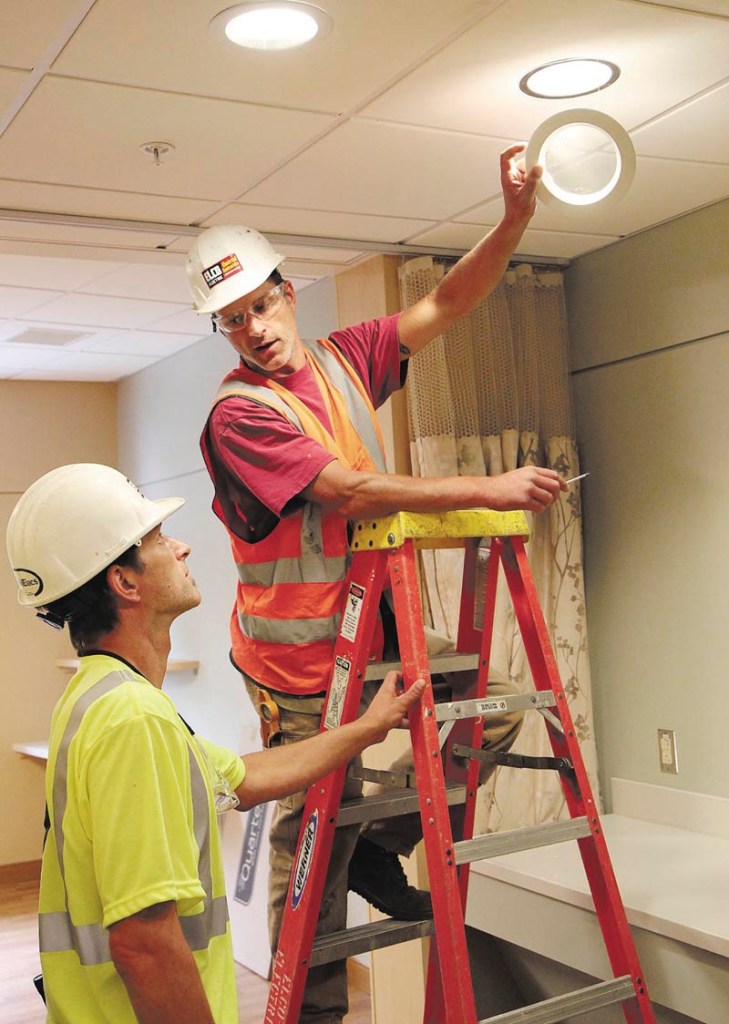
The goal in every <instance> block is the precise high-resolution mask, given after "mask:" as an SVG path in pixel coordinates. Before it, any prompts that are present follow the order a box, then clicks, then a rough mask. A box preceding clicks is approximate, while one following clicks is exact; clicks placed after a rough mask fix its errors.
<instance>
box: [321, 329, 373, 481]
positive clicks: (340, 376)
mask: <svg viewBox="0 0 729 1024" xmlns="http://www.w3.org/2000/svg"><path fill="white" fill-rule="evenodd" d="M304 344H305V345H306V347H307V349H308V350H309V352H310V353H311V354H312V356H313V357H314V358H315V359H316V361H317V363H319V365H320V366H321V368H322V370H323V371H324V372H325V374H326V375H327V377H328V378H329V380H330V381H331V382H332V384H334V386H335V387H336V389H337V391H338V392H339V393H340V394H341V396H342V398H343V399H344V401H345V404H346V406H347V408H348V409H349V415H350V418H351V420H352V426H353V427H354V429H355V430H356V431H357V433H358V434H359V436H360V437H361V438H362V441H363V442H364V445H365V447H366V448H367V451H368V452H369V453H370V455H371V456H372V461H373V462H374V464H375V468H376V469H377V471H378V472H379V473H386V472H387V466H386V464H385V455H384V452H383V451H382V446H381V444H380V438H379V436H378V434H377V430H376V429H375V424H374V422H373V420H372V416H371V414H370V411H369V409H368V408H367V405H366V403H365V401H364V399H363V397H362V394H361V392H360V390H359V388H358V387H357V385H356V384H355V382H354V380H353V378H352V376H351V374H349V373H347V371H346V370H345V368H344V367H343V365H342V363H341V362H340V359H339V358H338V357H337V356H336V355H335V354H334V352H332V351H330V350H329V349H327V348H325V347H324V346H323V345H316V344H314V343H313V342H310V341H309V342H306V341H305V342H304ZM341 358H343V357H341Z"/></svg>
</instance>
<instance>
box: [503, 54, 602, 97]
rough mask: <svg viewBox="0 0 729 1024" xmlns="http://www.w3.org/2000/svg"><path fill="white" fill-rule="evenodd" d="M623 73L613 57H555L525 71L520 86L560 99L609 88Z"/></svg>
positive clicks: (533, 92) (523, 90)
mask: <svg viewBox="0 0 729 1024" xmlns="http://www.w3.org/2000/svg"><path fill="white" fill-rule="evenodd" d="M619 77H620V68H619V67H618V66H617V64H613V63H612V62H611V61H609V60H593V59H592V58H589V59H578V58H574V57H571V58H569V59H568V60H553V61H551V62H550V63H549V64H542V65H541V67H538V68H534V70H533V71H530V72H529V74H527V75H524V77H523V78H522V80H521V82H519V88H520V89H521V91H522V92H525V93H526V94H527V96H537V97H539V98H540V99H549V100H560V99H570V98H572V97H574V96H587V95H588V94H589V93H591V92H599V91H600V90H601V89H607V87H608V86H609V85H612V84H613V82H615V81H616V80H617V79H618V78H619Z"/></svg>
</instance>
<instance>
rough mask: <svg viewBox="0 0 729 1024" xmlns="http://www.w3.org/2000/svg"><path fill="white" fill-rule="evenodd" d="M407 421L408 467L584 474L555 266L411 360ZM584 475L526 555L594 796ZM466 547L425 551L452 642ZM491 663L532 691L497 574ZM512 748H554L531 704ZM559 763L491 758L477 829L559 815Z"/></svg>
mask: <svg viewBox="0 0 729 1024" xmlns="http://www.w3.org/2000/svg"><path fill="white" fill-rule="evenodd" d="M443 273H444V270H443V268H442V266H440V265H438V264H435V263H434V262H433V260H432V259H431V258H430V257H423V258H419V259H416V260H411V261H409V262H408V263H406V264H405V265H404V266H403V267H402V268H401V271H400V275H401V290H402V298H403V305H404V306H408V305H411V304H412V303H413V302H415V301H416V300H417V299H418V298H420V297H421V296H422V295H425V294H427V293H428V292H429V291H430V290H431V288H433V287H434V285H435V284H436V282H437V281H438V279H439V278H440V277H441V276H442V275H443ZM407 396H408V419H409V427H410V451H411V459H412V466H413V473H414V474H415V475H416V476H418V475H420V476H457V475H459V474H460V475H481V474H486V475H492V474H497V473H501V472H504V471H506V470H509V469H515V468H516V467H518V466H524V465H528V464H535V465H546V466H551V467H552V468H554V469H556V470H558V471H559V472H560V473H561V474H562V475H563V476H564V477H565V478H569V477H573V476H577V475H578V474H579V472H580V468H579V461H578V453H577V446H576V442H575V437H574V426H573V415H572V404H571V396H570V385H569V369H568V353H567V331H566V317H565V312H564V298H563V290H562V276H561V274H559V273H558V272H556V271H548V272H543V273H536V272H534V271H533V270H532V268H530V267H528V266H521V267H518V268H517V269H516V270H513V271H509V272H508V273H507V274H506V275H505V277H504V279H503V280H502V282H501V283H500V285H499V286H498V287H497V288H496V289H495V290H494V291H493V292H492V293H491V295H490V296H489V297H488V299H487V300H486V301H485V302H483V303H482V304H481V305H480V306H479V307H478V308H477V309H476V310H475V311H474V312H473V313H472V314H471V316H470V317H466V318H464V319H463V320H461V321H460V322H459V323H458V324H456V325H455V326H454V327H453V328H452V329H451V330H450V331H449V332H448V333H447V334H446V335H444V336H442V337H440V338H437V339H435V340H434V341H433V342H431V343H430V345H428V346H427V347H426V348H425V349H424V350H423V351H422V352H420V353H419V354H418V355H417V356H415V357H414V358H413V359H412V360H411V365H410V370H409V375H408V386H407ZM579 495H580V485H579V484H577V485H573V486H572V487H571V488H570V490H569V492H568V493H567V494H564V495H562V497H561V498H560V499H559V500H558V501H557V502H556V503H555V504H554V505H553V506H552V508H551V509H550V510H549V511H548V512H545V513H544V514H542V515H541V516H534V517H532V516H529V517H528V518H529V519H530V529H531V539H530V541H529V543H528V545H527V550H528V553H529V561H530V565H531V568H532V573H533V575H534V579H535V583H536V586H537V590H538V592H539V597H540V602H541V605H542V609H543V611H544V615H545V619H546V621H547V625H548V627H549V630H550V634H551V637H552V642H553V646H554V652H555V656H556V659H557V666H558V668H559V671H560V677H561V679H562V683H563V685H564V687H565V690H566V692H567V696H568V698H569V700H570V710H571V713H572V717H573V719H574V722H575V726H576V729H577V732H578V736H579V739H580V743H581V749H582V754H583V757H584V760H585V764H586V767H587V771H588V774H589V776H590V782H591V785H592V787H593V792H594V793H595V796H596V799H599V790H598V780H597V757H596V751H595V744H594V730H593V718H592V709H591V690H590V670H589V663H588V646H587V630H586V624H585V602H584V584H583V570H582V531H581V510H580V497H579ZM462 559H463V553H462V551H458V550H452V549H451V550H448V549H446V550H442V551H428V552H423V565H422V567H423V573H422V581H421V582H422V587H423V597H424V606H425V609H426V616H428V617H429V618H430V620H431V622H430V625H431V626H432V628H433V629H434V630H436V631H437V632H438V633H440V634H443V635H446V636H448V637H449V638H450V639H451V640H453V639H455V635H456V630H457V618H458V608H459V595H460V585H461V567H462ZM491 670H492V673H494V674H496V673H498V674H500V675H501V676H502V677H507V678H509V679H510V680H511V681H512V683H513V684H514V685H515V687H516V688H517V689H518V690H519V691H521V692H523V691H525V690H528V689H533V683H532V680H531V673H530V670H529V665H528V663H527V659H526V655H525V652H524V649H523V646H522V643H521V636H520V632H519V628H518V626H517V624H516V621H515V616H514V613H513V609H512V607H511V600H510V597H509V594H508V590H507V588H506V585H505V581H504V580H503V579H502V580H501V581H500V583H499V591H498V594H497V613H496V620H495V625H494V641H493V647H492V652H491ZM514 750H515V751H518V752H521V753H528V754H534V755H549V754H551V748H550V746H549V741H548V738H547V731H546V729H545V727H544V723H543V722H542V720H541V717H540V716H539V715H537V714H528V715H527V716H526V719H525V724H524V727H523V729H522V731H521V734H520V736H519V739H518V741H517V745H516V746H515V748H514ZM566 816H567V811H566V807H565V805H564V797H563V794H562V789H561V786H560V783H559V778H558V776H557V774H556V773H555V772H549V771H526V770H516V769H510V768H500V769H498V770H497V771H496V772H495V774H494V776H493V777H492V778H491V780H490V781H489V783H487V784H486V785H485V786H483V787H482V788H481V791H480V796H479V804H478V811H477V822H476V824H477V830H478V831H479V832H482V833H483V832H488V831H498V830H504V829H509V828H520V827H523V826H526V825H531V824H539V823H542V822H545V821H554V820H557V819H559V818H561V817H566Z"/></svg>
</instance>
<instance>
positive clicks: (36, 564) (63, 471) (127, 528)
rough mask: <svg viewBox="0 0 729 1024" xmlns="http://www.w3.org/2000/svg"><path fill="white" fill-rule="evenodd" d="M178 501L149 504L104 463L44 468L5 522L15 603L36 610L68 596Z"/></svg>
mask: <svg viewBox="0 0 729 1024" xmlns="http://www.w3.org/2000/svg"><path fill="white" fill-rule="evenodd" d="M184 503H185V500H184V498H162V499H161V500H160V501H150V500H149V499H147V498H145V497H144V496H143V495H142V494H141V492H140V491H138V490H137V488H136V487H135V486H134V484H133V483H131V481H130V480H127V478H126V477H125V476H124V474H123V473H119V472H118V471H117V470H116V469H112V468H111V467H110V466H99V465H96V464H95V463H90V462H84V463H76V464H74V465H71V466H60V467H59V468H58V469H53V470H51V472H50V473H46V474H45V476H42V477H41V478H40V479H39V480H36V482H35V483H34V484H31V486H30V487H29V488H28V490H27V491H26V492H25V494H24V495H23V496H22V497H21V499H20V501H19V502H18V503H17V505H16V506H15V508H14V509H13V513H12V515H11V516H10V521H9V522H8V532H7V539H6V543H7V549H8V557H9V558H10V565H11V567H12V570H13V572H14V573H15V578H16V580H17V581H18V586H19V588H20V589H19V591H18V601H19V602H20V604H22V605H28V606H30V607H31V608H38V607H42V606H45V605H48V604H50V603H51V602H52V601H57V600H58V598H60V597H65V596H66V595H67V594H71V593H73V591H74V590H77V589H78V588H79V587H80V586H82V585H83V584H84V583H87V582H88V581H89V580H90V579H93V577H94V576H96V574H97V573H99V572H101V570H102V569H105V568H106V567H107V565H111V564H112V562H113V561H114V559H115V558H118V557H119V555H121V554H122V553H123V552H124V551H126V550H127V548H130V547H132V545H133V544H136V543H137V541H140V540H141V539H142V537H144V536H145V535H146V534H148V533H149V531H150V530H153V529H154V528H155V526H159V524H160V523H161V522H162V521H163V520H164V519H166V518H167V517H168V516H169V515H171V514H172V513H173V512H175V511H176V510H177V509H178V508H180V506H181V505H184Z"/></svg>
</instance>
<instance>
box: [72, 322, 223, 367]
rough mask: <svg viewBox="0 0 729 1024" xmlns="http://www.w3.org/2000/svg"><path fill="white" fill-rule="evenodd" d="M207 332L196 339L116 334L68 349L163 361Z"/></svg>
mask: <svg viewBox="0 0 729 1024" xmlns="http://www.w3.org/2000/svg"><path fill="white" fill-rule="evenodd" d="M201 326H202V325H201ZM209 333H210V331H209V330H208V329H207V327H206V328H205V329H204V330H202V331H201V333H200V338H197V337H195V335H193V334H174V333H172V332H169V333H166V332H162V331H117V332H116V333H114V334H111V335H105V336H101V337H99V336H95V337H94V336H92V337H90V338H87V339H85V340H84V341H79V342H75V343H73V344H72V345H71V346H69V347H70V348H72V349H74V350H75V351H79V352H97V353H106V354H108V355H120V356H124V355H129V356H147V357H148V358H154V359H164V358H166V357H167V356H171V355H173V354H174V353H175V352H180V351H181V350H182V349H183V348H187V347H188V345H194V344H195V342H196V341H198V340H200V339H201V338H203V337H207V335H208V334H209Z"/></svg>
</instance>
